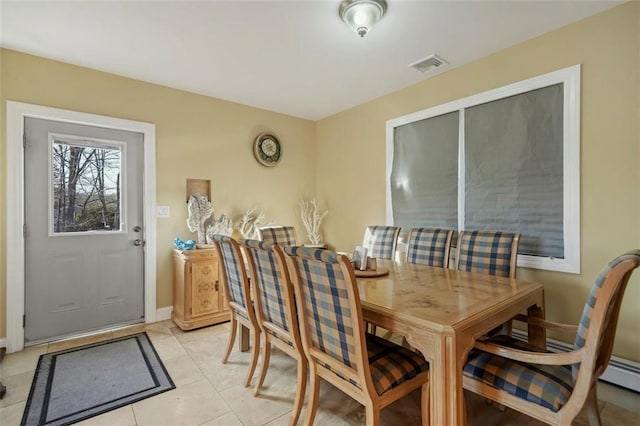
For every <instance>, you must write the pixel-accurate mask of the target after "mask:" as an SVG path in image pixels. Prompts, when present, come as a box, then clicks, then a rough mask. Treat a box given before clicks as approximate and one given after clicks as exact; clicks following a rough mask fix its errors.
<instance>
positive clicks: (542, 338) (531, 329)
mask: <svg viewBox="0 0 640 426" xmlns="http://www.w3.org/2000/svg"><path fill="white" fill-rule="evenodd" d="M527 315H529V317H532V318H539V319H544V308H542V307H540V306H539V305H534V306H531V307H530V308H529V309H527ZM527 331H528V334H529V343H531V344H532V345H534V346H535V347H536V348H539V349H540V350H543V351H544V350H546V349H547V332H546V329H545V328H544V327H540V326H537V325H532V324H528V325H527Z"/></svg>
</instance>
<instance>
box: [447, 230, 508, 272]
mask: <svg viewBox="0 0 640 426" xmlns="http://www.w3.org/2000/svg"><path fill="white" fill-rule="evenodd" d="M519 244H520V234H519V233H510V232H499V231H460V234H459V235H458V244H457V251H456V269H457V270H460V271H468V272H479V273H482V274H487V275H497V276H501V277H510V278H515V277H516V269H517V266H518V262H517V259H518V245H519Z"/></svg>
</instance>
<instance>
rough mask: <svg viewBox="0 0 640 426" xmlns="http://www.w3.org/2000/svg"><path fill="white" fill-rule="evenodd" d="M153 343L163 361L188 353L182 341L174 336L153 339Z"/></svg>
mask: <svg viewBox="0 0 640 426" xmlns="http://www.w3.org/2000/svg"><path fill="white" fill-rule="evenodd" d="M151 343H153V347H154V348H155V349H156V352H158V355H159V356H160V359H161V360H162V361H163V362H164V361H167V360H170V359H172V358H177V357H179V356H183V355H186V354H187V353H186V352H185V350H184V348H183V347H182V345H181V344H180V342H178V340H177V339H176V338H175V337H173V336H169V337H167V338H166V339H160V340H156V341H152V342H151Z"/></svg>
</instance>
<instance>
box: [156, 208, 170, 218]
mask: <svg viewBox="0 0 640 426" xmlns="http://www.w3.org/2000/svg"><path fill="white" fill-rule="evenodd" d="M169 214H170V210H169V206H156V217H169Z"/></svg>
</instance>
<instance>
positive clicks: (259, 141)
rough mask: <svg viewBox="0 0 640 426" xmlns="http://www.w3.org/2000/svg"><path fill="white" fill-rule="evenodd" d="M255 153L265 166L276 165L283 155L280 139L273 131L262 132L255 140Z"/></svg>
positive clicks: (259, 161)
mask: <svg viewBox="0 0 640 426" xmlns="http://www.w3.org/2000/svg"><path fill="white" fill-rule="evenodd" d="M253 155H254V156H255V157H256V160H258V163H260V164H262V165H263V166H267V167H273V166H275V165H276V164H278V162H279V161H280V157H282V149H281V148H280V141H278V138H277V137H275V135H273V134H271V133H260V134H259V135H258V136H256V138H255V140H254V141H253Z"/></svg>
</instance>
